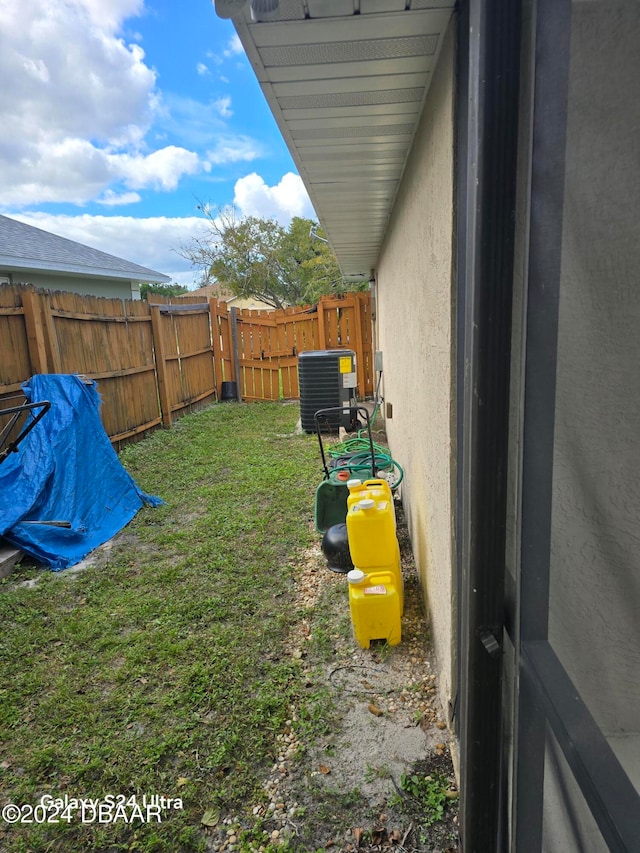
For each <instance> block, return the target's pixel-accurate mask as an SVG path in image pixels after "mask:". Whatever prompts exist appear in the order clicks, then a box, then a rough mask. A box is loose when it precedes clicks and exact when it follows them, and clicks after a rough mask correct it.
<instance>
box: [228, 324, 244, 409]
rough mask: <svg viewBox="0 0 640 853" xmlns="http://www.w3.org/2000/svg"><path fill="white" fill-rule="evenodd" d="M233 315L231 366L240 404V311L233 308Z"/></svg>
mask: <svg viewBox="0 0 640 853" xmlns="http://www.w3.org/2000/svg"><path fill="white" fill-rule="evenodd" d="M229 313H230V315H231V359H232V360H231V365H232V367H233V378H234V379H235V382H236V396H237V398H238V402H239V403H241V402H242V392H241V390H240V356H239V355H238V309H237V308H232V309H231V310H230V312H229Z"/></svg>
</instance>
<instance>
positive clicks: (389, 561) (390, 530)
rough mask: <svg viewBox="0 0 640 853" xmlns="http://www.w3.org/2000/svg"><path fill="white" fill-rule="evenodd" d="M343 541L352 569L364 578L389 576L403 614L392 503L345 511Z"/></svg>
mask: <svg viewBox="0 0 640 853" xmlns="http://www.w3.org/2000/svg"><path fill="white" fill-rule="evenodd" d="M347 500H348V499H347ZM347 538H348V541H349V553H350V554H351V562H352V563H353V565H354V567H355V568H356V569H361V570H362V571H363V572H365V573H366V574H369V573H370V572H373V571H376V572H378V571H389V572H393V575H394V578H395V586H396V590H397V592H398V597H399V599H400V612H401V613H402V612H404V583H403V580H402V566H401V564H400V545H399V543H398V537H397V536H396V517H395V510H394V507H393V502H392V501H388V500H386V499H383V500H374V499H373V498H363V499H361V500H359V501H357V502H354V503H353V504H352V505H351V506H350V507H349V509H348V511H347Z"/></svg>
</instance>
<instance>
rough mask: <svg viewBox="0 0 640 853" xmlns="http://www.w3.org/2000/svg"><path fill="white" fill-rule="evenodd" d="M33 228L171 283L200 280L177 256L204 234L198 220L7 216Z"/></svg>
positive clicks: (38, 215) (203, 222) (43, 214)
mask: <svg viewBox="0 0 640 853" xmlns="http://www.w3.org/2000/svg"><path fill="white" fill-rule="evenodd" d="M11 215H12V216H13V218H14V219H19V220H20V221H22V222H26V223H27V224H29V225H34V226H35V227H36V228H43V229H44V230H45V231H50V232H51V233H53V234H58V235H60V236H61V237H66V238H67V239H69V240H76V241H77V242H78V243H84V244H85V245H87V246H93V247H94V248H96V249H100V250H101V251H103V252H108V253H109V254H111V255H116V256H117V257H119V258H125V259H126V260H128V261H132V262H133V263H136V264H141V265H142V266H145V267H149V268H150V269H153V270H155V271H156V272H161V273H164V274H165V275H169V276H171V278H172V280H173V281H177V282H178V284H182V285H184V286H185V287H190V286H192V285H194V284H196V283H197V282H198V280H199V278H200V272H199V271H198V270H195V269H192V267H191V264H190V263H189V261H187V260H185V259H184V258H182V257H181V256H180V255H179V254H178V250H179V249H180V247H181V246H184V245H186V244H187V243H189V242H190V240H192V239H193V238H194V237H196V236H198V235H202V234H204V233H206V223H205V220H204V219H203V218H202V217H198V216H186V217H173V218H170V217H165V216H155V217H148V218H146V219H136V218H134V217H132V216H89V215H88V214H85V215H81V216H62V215H58V216H54V215H51V214H46V213H21V214H11Z"/></svg>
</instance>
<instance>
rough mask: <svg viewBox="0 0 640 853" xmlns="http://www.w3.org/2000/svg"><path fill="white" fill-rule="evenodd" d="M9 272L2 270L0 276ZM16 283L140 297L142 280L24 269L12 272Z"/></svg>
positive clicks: (13, 280)
mask: <svg viewBox="0 0 640 853" xmlns="http://www.w3.org/2000/svg"><path fill="white" fill-rule="evenodd" d="M2 275H9V273H2V272H0V276H2ZM11 281H12V282H13V283H14V284H32V285H33V286H34V287H40V288H43V289H46V290H64V291H67V292H70V293H82V294H85V295H88V296H104V297H108V298H111V299H113V298H117V299H140V282H137V281H136V282H133V281H126V280H125V281H123V280H122V279H91V278H81V277H78V276H65V275H55V274H52V273H32V272H24V271H22V270H14V271H12V272H11Z"/></svg>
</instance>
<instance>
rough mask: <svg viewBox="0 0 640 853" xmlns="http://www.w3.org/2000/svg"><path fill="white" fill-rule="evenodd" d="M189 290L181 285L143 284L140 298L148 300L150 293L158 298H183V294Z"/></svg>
mask: <svg viewBox="0 0 640 853" xmlns="http://www.w3.org/2000/svg"><path fill="white" fill-rule="evenodd" d="M188 292H189V290H188V288H186V287H183V286H182V285H181V284H141V285H140V298H141V299H147V298H148V296H149V294H150V293H155V294H157V295H158V296H181V295H182V294H183V293H188Z"/></svg>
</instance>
